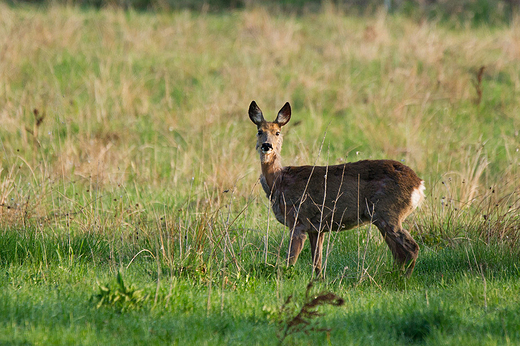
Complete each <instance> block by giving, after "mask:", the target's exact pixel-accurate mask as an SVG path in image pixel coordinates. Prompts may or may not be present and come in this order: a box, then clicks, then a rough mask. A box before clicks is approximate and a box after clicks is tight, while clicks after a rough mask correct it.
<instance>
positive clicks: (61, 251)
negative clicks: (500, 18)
mask: <svg viewBox="0 0 520 346" xmlns="http://www.w3.org/2000/svg"><path fill="white" fill-rule="evenodd" d="M518 23H519V18H516V17H514V18H513V19H512V20H511V22H510V23H502V24H500V23H498V24H481V25H472V24H471V23H468V22H464V21H445V20H435V19H429V20H425V19H423V18H418V17H414V16H404V15H402V14H393V15H389V14H386V13H385V12H383V11H381V12H377V13H376V14H367V15H363V16H359V15H354V14H352V13H349V12H348V11H342V10H340V9H338V8H335V7H333V6H332V5H328V6H324V7H323V8H322V10H320V11H319V12H317V13H300V14H293V13H290V12H289V13H288V12H277V11H275V10H269V9H266V8H261V7H247V8H245V9H241V10H233V11H226V12H219V13H211V12H204V11H202V12H192V11H188V10H176V11H172V12H164V13H157V12H152V11H149V12H137V11H133V10H121V9H117V8H104V9H98V10H96V9H92V8H79V7H75V6H64V5H50V6H47V7H35V6H27V5H16V6H9V5H6V4H4V3H0V57H1V58H0V78H1V81H0V157H1V165H0V345H4V344H5V345H54V344H56V345H66V344H74V345H98V344H106V345H112V344H113V345H127V344H128V345H135V344H146V345H164V344H182V345H191V344H197V345H216V344H259V345H265V344H298V345H312V344H320V345H321V344H333V345H396V344H425V345H440V344H442V345H470V344H471V345H474V344H479V345H508V344H513V345H514V344H519V343H520V257H519V255H520V186H519V185H520V184H519V183H520V136H519V132H520V116H519V114H520V102H519V93H520V64H519V62H520V27H519V25H518ZM252 100H255V101H256V102H257V103H258V104H259V106H260V107H261V108H262V110H263V111H264V115H265V116H266V118H268V119H274V118H275V116H276V112H277V111H278V110H279V109H280V107H281V106H282V105H283V104H284V103H285V102H286V101H289V102H290V103H291V105H292V109H293V116H292V120H291V122H290V123H289V124H288V125H287V126H286V129H285V141H284V147H283V150H282V154H283V158H284V163H285V164H286V165H301V164H318V165H326V164H337V163H342V162H349V161H356V160H360V159H380V158H390V159H394V160H399V161H402V162H404V163H405V164H407V165H409V166H410V167H412V168H413V169H414V170H415V171H416V172H417V173H418V175H419V176H420V177H421V178H423V179H424V180H425V183H426V187H427V190H426V195H427V198H426V200H425V202H424V203H423V205H422V206H421V208H420V209H418V210H417V211H416V212H415V213H414V214H413V215H412V216H410V217H409V218H408V219H407V222H406V225H405V226H406V228H407V229H408V230H409V231H410V232H411V234H412V236H413V237H414V238H415V239H416V240H417V242H418V243H419V246H420V247H421V250H420V253H419V259H418V261H417V264H416V267H415V271H414V273H413V275H412V276H411V277H409V278H406V277H404V276H402V275H401V274H400V273H399V272H398V271H396V270H395V268H394V267H393V264H392V257H391V254H390V253H389V251H388V249H387V247H386V245H385V244H384V241H382V239H381V237H380V235H379V233H378V231H377V229H375V228H374V227H373V226H365V227H363V228H358V229H354V230H350V231H345V232H341V233H337V234H328V235H327V236H326V240H325V250H326V252H325V253H324V261H325V266H326V268H325V272H324V277H323V278H321V279H319V280H315V279H316V278H315V277H313V275H312V270H311V260H310V257H311V255H310V250H309V249H308V244H306V246H305V248H304V251H303V252H302V255H301V256H300V259H299V261H298V262H297V264H296V265H295V266H294V267H290V268H287V267H286V263H285V256H286V251H287V247H288V235H289V232H288V230H287V229H286V228H285V227H283V226H282V225H280V224H278V223H277V222H276V220H275V219H274V217H273V216H272V214H271V213H270V212H269V204H268V201H267V199H266V198H265V194H264V193H263V191H262V189H261V187H260V185H259V181H258V178H259V174H260V164H259V160H258V154H257V153H256V152H255V142H256V139H255V135H256V128H255V126H254V125H253V124H252V123H251V121H250V120H249V118H248V115H247V109H248V106H249V103H250V102H251V101H252ZM309 283H312V284H311V285H309ZM316 299H318V300H316ZM340 303H342V304H340ZM313 304H318V305H320V304H321V305H320V306H313ZM314 309H315V310H314ZM306 311H307V313H308V314H307V315H305V312H306ZM313 311H315V312H317V313H318V314H319V315H317V314H314V313H313ZM298 316H299V317H301V318H300V319H298Z"/></svg>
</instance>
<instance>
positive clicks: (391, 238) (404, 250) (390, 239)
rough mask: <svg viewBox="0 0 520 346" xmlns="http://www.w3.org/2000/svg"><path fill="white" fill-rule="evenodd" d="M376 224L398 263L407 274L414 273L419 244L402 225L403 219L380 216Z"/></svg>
mask: <svg viewBox="0 0 520 346" xmlns="http://www.w3.org/2000/svg"><path fill="white" fill-rule="evenodd" d="M374 224H375V225H376V226H377V228H379V231H380V232H381V235H382V236H383V238H384V239H385V242H386V244H387V245H388V247H389V248H390V251H392V255H393V256H394V259H395V262H396V264H397V265H398V266H399V267H400V268H401V269H403V270H405V271H406V275H410V274H412V272H413V268H414V267H415V261H416V260H417V256H418V254H419V245H417V243H416V242H415V240H414V239H413V238H412V236H411V235H410V233H408V231H406V230H405V229H404V228H403V227H402V225H401V221H399V220H396V221H393V222H392V221H386V220H384V219H381V218H379V217H378V218H377V219H376V220H375V221H374Z"/></svg>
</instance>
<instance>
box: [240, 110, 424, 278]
mask: <svg viewBox="0 0 520 346" xmlns="http://www.w3.org/2000/svg"><path fill="white" fill-rule="evenodd" d="M290 112H291V110H290V106H289V104H288V103H286V104H285V106H284V107H283V108H282V109H281V110H280V112H279V113H278V117H277V118H276V120H275V121H274V122H267V121H265V120H264V118H263V115H262V113H261V111H260V109H259V108H258V106H257V105H256V103H255V102H254V101H253V102H252V103H251V106H250V108H249V116H250V118H251V120H252V121H253V122H254V123H255V124H256V125H257V128H258V142H257V149H258V151H259V153H260V161H261V165H262V176H261V183H262V187H263V189H264V191H265V193H266V195H267V197H268V198H269V199H270V201H271V205H272V209H273V212H274V214H275V216H276V219H277V220H278V221H279V222H280V223H282V224H284V225H286V226H288V227H289V229H290V230H291V240H290V246H289V254H288V261H289V263H290V264H294V263H295V262H296V260H297V259H298V255H299V254H300V252H301V250H302V248H303V244H304V241H305V239H306V238H307V236H309V240H310V243H311V253H312V258H313V266H314V268H315V270H316V271H317V272H318V273H319V272H320V271H321V262H322V257H321V256H322V255H321V253H322V245H323V238H324V232H327V231H340V230H344V229H350V228H353V227H356V226H358V225H361V224H364V223H367V222H372V223H374V224H375V225H376V226H377V227H378V229H379V230H380V232H381V234H382V235H383V238H384V239H385V241H386V243H387V244H388V246H389V248H390V250H391V251H392V254H393V255H394V258H395V260H396V262H397V263H398V264H399V265H400V266H402V267H403V268H404V267H405V266H407V268H406V269H407V273H411V272H412V270H413V267H414V265H415V260H416V258H417V255H418V252H419V246H418V245H417V243H416V242H415V241H414V239H413V238H412V237H411V235H410V234H409V233H408V232H407V231H406V230H404V229H403V228H402V222H403V221H404V219H405V218H406V217H407V216H408V215H410V213H411V212H412V211H413V210H414V209H415V208H416V207H417V206H418V205H419V204H420V202H421V201H422V199H423V198H424V193H423V190H424V182H423V180H421V179H420V178H419V177H418V176H417V175H416V174H415V172H414V171H413V170H412V169H411V168H409V167H407V166H405V165H403V164H402V163H400V162H397V161H392V160H364V161H358V162H353V163H346V164H342V165H334V166H298V167H294V166H287V167H283V166H282V164H281V157H280V150H281V146H282V137H281V134H280V130H281V127H282V126H284V125H285V124H286V123H287V122H288V121H289V119H290Z"/></svg>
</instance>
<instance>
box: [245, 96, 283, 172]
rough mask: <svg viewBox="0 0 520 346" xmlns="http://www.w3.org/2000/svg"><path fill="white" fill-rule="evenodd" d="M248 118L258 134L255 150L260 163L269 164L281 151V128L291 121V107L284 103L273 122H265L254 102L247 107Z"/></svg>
mask: <svg viewBox="0 0 520 346" xmlns="http://www.w3.org/2000/svg"><path fill="white" fill-rule="evenodd" d="M249 118H250V119H251V121H252V122H253V123H254V124H255V125H256V127H257V130H258V134H257V141H256V150H257V151H258V153H259V154H260V160H261V161H262V162H269V161H271V160H273V159H274V157H275V156H276V155H275V154H277V155H278V156H279V154H280V151H281V149H282V142H283V137H282V132H281V130H282V126H284V125H285V124H287V123H288V122H289V120H290V119H291V105H290V104H289V102H286V103H285V105H284V106H283V107H282V109H280V111H279V112H278V116H277V117H276V119H275V120H274V121H273V122H269V121H266V120H265V119H264V115H263V114H262V111H261V110H260V108H258V106H257V104H256V102H255V101H253V102H251V104H250V105H249Z"/></svg>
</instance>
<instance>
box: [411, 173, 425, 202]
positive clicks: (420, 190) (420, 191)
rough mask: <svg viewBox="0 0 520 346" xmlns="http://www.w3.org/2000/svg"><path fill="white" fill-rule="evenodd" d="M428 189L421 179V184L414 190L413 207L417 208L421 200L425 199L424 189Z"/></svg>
mask: <svg viewBox="0 0 520 346" xmlns="http://www.w3.org/2000/svg"><path fill="white" fill-rule="evenodd" d="M425 189H426V186H424V180H423V181H421V185H419V187H416V188H415V189H414V190H413V192H412V197H411V202H412V208H414V209H415V208H417V207H418V206H419V205H420V204H421V202H422V201H423V200H424V190H425Z"/></svg>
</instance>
